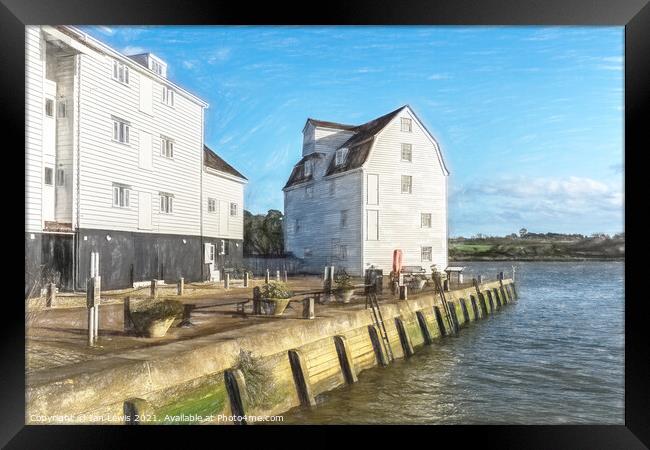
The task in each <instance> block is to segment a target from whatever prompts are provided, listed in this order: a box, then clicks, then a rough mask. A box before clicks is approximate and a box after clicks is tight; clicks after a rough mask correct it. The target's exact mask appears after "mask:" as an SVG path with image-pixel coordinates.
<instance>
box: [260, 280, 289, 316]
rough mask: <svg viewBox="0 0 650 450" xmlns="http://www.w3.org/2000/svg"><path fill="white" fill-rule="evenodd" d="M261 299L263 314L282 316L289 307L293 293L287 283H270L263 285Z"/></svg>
mask: <svg viewBox="0 0 650 450" xmlns="http://www.w3.org/2000/svg"><path fill="white" fill-rule="evenodd" d="M260 297H262V300H261V302H262V313H263V314H269V315H272V316H281V315H282V313H283V312H284V310H285V309H286V308H287V306H288V305H289V299H290V298H291V297H293V292H291V291H290V290H289V287H288V286H287V285H286V284H285V283H282V282H280V281H270V282H269V283H268V284H264V285H262V287H261V289H260Z"/></svg>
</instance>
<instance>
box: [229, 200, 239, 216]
mask: <svg viewBox="0 0 650 450" xmlns="http://www.w3.org/2000/svg"><path fill="white" fill-rule="evenodd" d="M230 215H231V216H236V215H237V203H231V204H230Z"/></svg>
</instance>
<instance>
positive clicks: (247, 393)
mask: <svg viewBox="0 0 650 450" xmlns="http://www.w3.org/2000/svg"><path fill="white" fill-rule="evenodd" d="M445 297H446V300H447V302H448V305H449V307H450V308H449V309H447V308H443V305H442V300H441V298H440V296H438V295H437V294H434V293H432V292H421V293H419V294H416V295H412V296H411V297H410V298H409V299H408V300H400V301H382V302H380V308H381V313H382V317H383V323H384V325H385V329H386V336H387V338H388V339H387V340H388V345H389V348H386V345H384V343H383V342H382V336H381V333H380V330H379V329H378V326H377V324H376V322H375V321H374V319H373V315H372V312H371V309H365V308H364V305H363V304H360V305H346V306H345V307H341V308H328V309H326V310H325V311H324V312H323V313H322V314H320V315H319V316H318V317H316V318H315V319H313V320H301V319H282V318H278V319H269V320H268V321H266V322H265V323H261V324H259V325H255V326H251V327H248V328H244V329H233V330H229V331H224V332H220V333H215V334H210V335H206V336H201V337H196V338H192V339H188V340H185V341H177V342H173V343H170V344H166V345H160V346H157V347H151V348H146V349H134V350H129V351H125V352H123V353H120V354H119V355H117V356H111V357H107V358H104V359H99V360H94V361H88V362H84V363H79V364H74V365H70V366H65V367H60V368H56V369H53V370H48V371H45V372H43V373H40V372H37V373H35V374H33V375H32V376H30V377H29V378H28V383H27V393H26V396H27V398H26V400H27V405H26V406H27V408H26V416H27V417H26V423H27V424H38V423H104V424H124V423H127V424H129V423H131V424H132V423H139V424H145V423H169V424H173V423H251V422H252V420H251V418H252V417H260V416H272V415H278V414H281V413H283V412H286V411H288V410H290V409H291V408H293V407H296V406H299V405H308V406H314V405H316V403H317V396H318V395H319V394H321V393H323V392H326V391H329V390H331V389H334V388H336V387H338V386H340V385H343V384H350V383H354V382H356V381H357V377H358V375H359V373H361V372H362V371H364V370H367V369H371V368H374V367H377V366H385V365H389V364H390V363H391V362H392V360H393V359H399V358H408V357H409V356H411V355H413V354H414V353H415V352H417V351H418V349H419V348H420V347H421V346H423V345H435V342H436V340H437V339H441V338H444V337H445V336H448V335H450V334H452V333H453V328H458V329H459V330H460V331H459V332H461V333H462V327H463V326H465V325H466V324H468V323H470V322H474V321H478V320H480V319H483V318H485V317H487V316H488V315H490V314H493V313H495V312H497V311H498V310H499V309H501V308H503V307H505V306H506V305H507V304H509V303H511V302H513V301H515V300H516V299H517V292H516V289H515V285H514V282H513V281H512V280H511V279H504V280H502V281H493V282H486V283H481V284H477V285H475V286H473V287H468V288H464V289H456V290H451V291H448V292H446V293H445ZM446 311H451V317H449V318H448V317H447V316H446V314H447V313H446Z"/></svg>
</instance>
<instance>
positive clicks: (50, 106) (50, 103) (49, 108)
mask: <svg viewBox="0 0 650 450" xmlns="http://www.w3.org/2000/svg"><path fill="white" fill-rule="evenodd" d="M45 115H46V116H47V117H54V100H52V99H51V98H46V99H45Z"/></svg>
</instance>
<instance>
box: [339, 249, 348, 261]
mask: <svg viewBox="0 0 650 450" xmlns="http://www.w3.org/2000/svg"><path fill="white" fill-rule="evenodd" d="M339 259H341V260H346V259H348V246H347V245H339Z"/></svg>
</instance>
